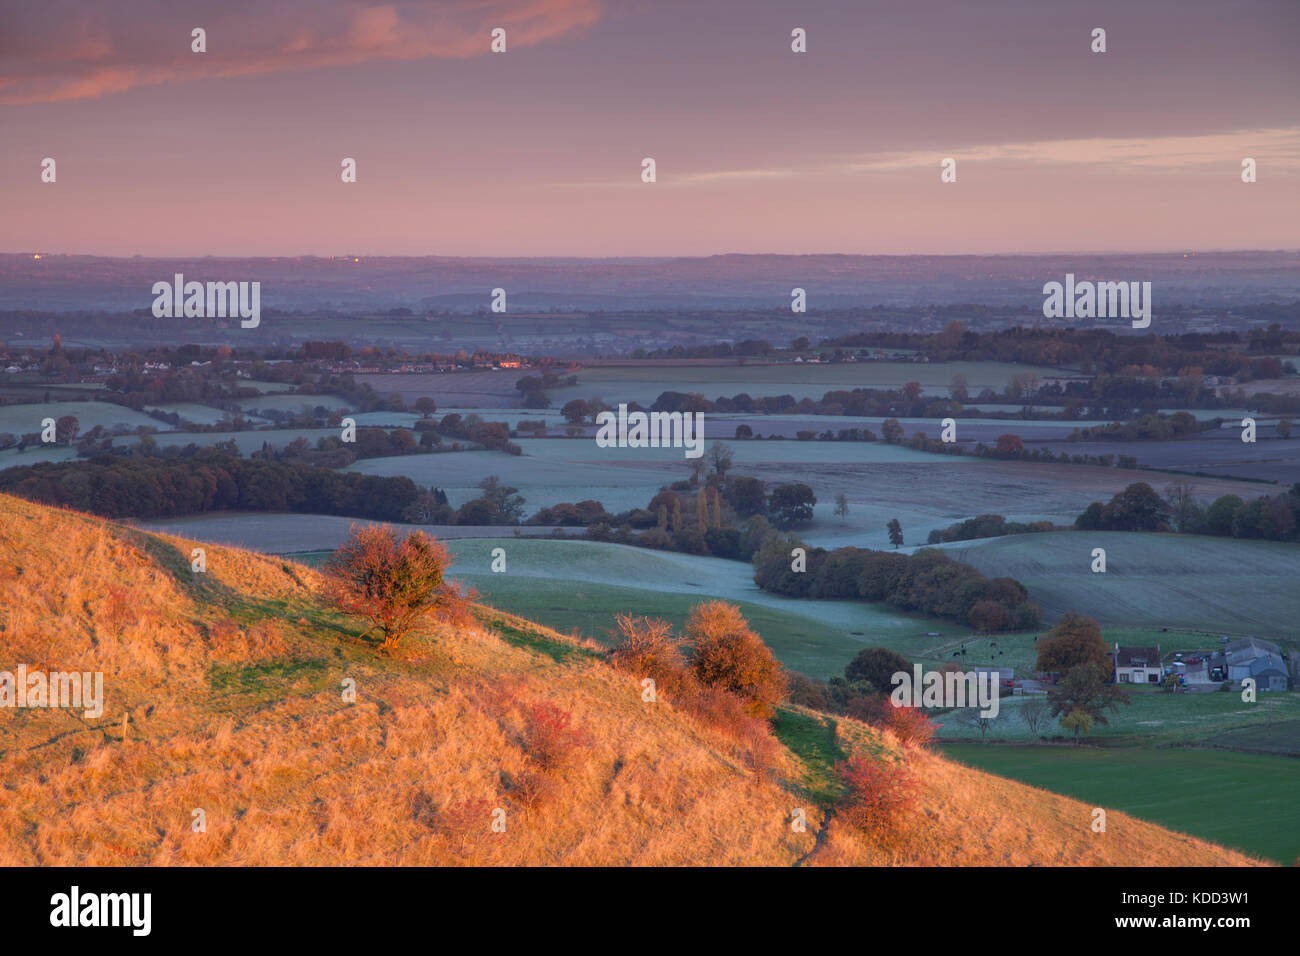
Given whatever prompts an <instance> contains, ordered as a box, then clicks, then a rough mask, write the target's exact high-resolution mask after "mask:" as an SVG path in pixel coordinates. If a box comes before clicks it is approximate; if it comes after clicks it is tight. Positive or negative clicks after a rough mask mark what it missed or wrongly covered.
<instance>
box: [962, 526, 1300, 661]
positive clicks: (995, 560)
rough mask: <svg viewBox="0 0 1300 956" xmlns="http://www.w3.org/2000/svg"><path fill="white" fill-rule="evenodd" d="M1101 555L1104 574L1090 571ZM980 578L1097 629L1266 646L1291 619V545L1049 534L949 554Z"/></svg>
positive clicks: (1295, 553) (1298, 602)
mask: <svg viewBox="0 0 1300 956" xmlns="http://www.w3.org/2000/svg"><path fill="white" fill-rule="evenodd" d="M1093 548H1105V549H1106V565H1107V567H1106V572H1105V573H1104V574H1093V573H1092V572H1091V570H1090V569H1089V565H1090V563H1091V560H1092V559H1091V553H1092V549H1093ZM947 550H948V552H949V554H951V555H952V556H953V557H954V558H956V559H957V560H959V561H965V562H966V563H968V564H972V565H974V566H975V567H977V568H979V570H980V571H982V572H984V574H986V575H988V576H989V577H996V576H999V575H1007V576H1009V577H1013V578H1015V579H1016V580H1018V581H1020V582H1021V583H1022V584H1024V585H1025V586H1026V587H1027V588H1029V593H1030V595H1032V596H1033V599H1034V600H1035V601H1037V602H1038V603H1039V604H1041V605H1042V607H1043V610H1044V611H1045V612H1046V613H1047V614H1048V615H1049V617H1055V616H1057V615H1059V614H1060V613H1062V612H1063V611H1067V610H1074V611H1079V612H1080V613H1083V614H1087V615H1089V616H1090V617H1094V618H1096V619H1097V620H1098V621H1100V622H1101V623H1102V624H1115V625H1123V626H1126V627H1140V626H1147V627H1171V628H1172V627H1178V628H1194V629H1197V630H1215V631H1221V632H1222V633H1225V634H1248V635H1249V634H1254V635H1257V636H1263V637H1266V638H1269V639H1270V640H1277V638H1278V637H1280V636H1284V635H1286V634H1288V633H1293V632H1294V630H1295V622H1296V620H1297V619H1300V588H1297V587H1296V581H1297V580H1300V546H1297V545H1295V544H1287V543H1285V542H1280V541H1241V540H1235V539H1232V538H1210V537H1202V536H1199V535H1172V534H1144V533H1137V532H1122V531H1107V532H1102V531H1097V532H1092V531H1090V532H1058V533H1052V534H1033V535H1015V536H1011V537H1005V538H990V539H986V540H982V541H966V542H962V543H960V544H953V545H949V546H948V549H947Z"/></svg>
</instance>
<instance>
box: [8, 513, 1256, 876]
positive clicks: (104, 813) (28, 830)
mask: <svg viewBox="0 0 1300 956" xmlns="http://www.w3.org/2000/svg"><path fill="white" fill-rule="evenodd" d="M193 546H195V545H194V544H193V543H192V542H185V541H182V540H180V539H176V538H169V537H163V536H156V535H152V534H147V533H145V532H141V531H138V530H135V529H131V528H127V527H124V526H118V525H112V524H108V523H105V522H103V521H100V520H97V519H93V518H88V517H84V516H80V515H75V514H70V513H67V512H59V511H54V510H51V509H48V508H43V507H40V506H36V505H32V504H29V503H27V502H23V501H19V500H17V499H14V498H10V497H5V496H0V626H2V627H3V629H4V642H3V647H2V648H0V670H13V669H15V668H16V666H17V665H18V664H19V663H23V664H26V665H27V666H28V668H29V669H33V670H34V669H43V670H47V671H53V670H72V669H78V670H90V671H102V672H103V674H104V682H105V695H106V704H105V712H104V714H103V716H102V717H101V718H100V719H99V720H90V719H87V718H84V717H83V716H82V715H81V712H80V711H69V710H46V709H26V710H10V711H6V712H4V713H3V718H2V719H0V759H3V761H4V766H5V771H6V772H5V774H4V777H3V781H2V783H0V786H3V788H4V790H3V798H2V799H0V863H4V864H8V865H12V864H33V863H34V864H72V863H79V864H90V865H114V864H118V865H120V864H251V865H259V864H277V863H278V864H343V863H361V864H381V863H383V864H429V863H433V864H437V863H475V864H517V863H528V864H686V863H712V864H741V863H743V864H762V865H778V866H784V865H792V864H795V863H801V862H802V863H811V864H876V863H926V864H948V865H951V864H1031V863H1033V864H1071V865H1088V866H1092V865H1110V864H1143V865H1151V864H1174V863H1178V864H1183V865H1188V864H1201V865H1231V864H1246V863H1251V862H1256V861H1253V860H1251V859H1250V858H1247V857H1245V856H1243V855H1241V854H1239V853H1236V852H1234V851H1230V850H1226V849H1224V848H1221V847H1218V846H1215V845H1213V844H1209V843H1206V842H1204V841H1201V840H1197V839H1193V838H1190V837H1186V836H1183V835H1181V834H1176V833H1172V832H1170V831H1167V830H1164V829H1162V828H1160V827H1158V826H1155V825H1152V824H1150V823H1146V822H1143V821H1140V820H1137V819H1134V818H1132V817H1129V816H1127V815H1125V814H1123V813H1120V812H1115V813H1112V814H1110V818H1109V821H1108V828H1107V832H1106V833H1105V834H1095V833H1093V832H1092V831H1091V829H1090V822H1091V819H1092V817H1091V810H1092V807H1091V805H1089V804H1085V803H1080V802H1078V801H1075V800H1072V799H1069V798H1066V797H1062V796H1058V795H1055V794H1051V793H1047V792H1045V791H1041V790H1037V789H1034V788H1032V787H1029V786H1025V785H1023V784H1020V783H1016V782H1013V781H1010V780H1004V779H1001V778H998V777H994V776H990V775H988V774H984V773H981V772H979V771H975V770H971V769H968V768H964V767H962V766H960V765H958V764H955V763H952V762H949V761H946V760H944V759H943V758H941V757H940V756H938V755H935V754H930V753H925V752H917V751H915V750H911V749H905V748H902V747H900V746H899V744H898V743H897V741H895V740H894V738H893V737H892V736H891V735H889V734H887V733H881V732H877V731H874V730H871V729H869V728H867V727H865V726H863V725H860V724H856V723H854V722H852V721H840V722H838V725H837V726H832V724H831V722H830V721H829V720H827V719H825V718H821V717H819V716H817V715H814V714H811V713H808V712H804V711H801V710H798V709H795V708H790V709H787V710H786V711H784V712H783V713H782V715H781V719H780V721H779V722H778V739H779V740H780V744H778V745H776V746H775V749H774V751H773V752H772V753H771V754H769V755H768V756H767V757H766V758H762V755H761V753H760V751H761V749H762V748H758V747H756V746H755V745H754V742H753V741H744V740H741V739H737V738H733V737H731V736H729V735H728V734H725V733H723V732H722V731H720V730H718V729H715V728H714V727H713V726H711V725H709V724H706V723H703V722H701V721H699V720H697V719H696V718H694V717H692V716H691V715H689V714H688V713H686V712H684V711H679V710H677V709H675V708H674V707H673V706H672V705H670V704H667V703H664V702H661V703H658V704H646V703H643V702H642V700H641V697H640V688H639V685H638V682H637V681H636V680H635V679H634V678H632V677H631V676H629V675H626V674H622V673H620V672H618V671H615V670H613V669H612V668H610V667H609V666H608V665H607V664H606V663H605V662H604V661H603V660H602V659H601V658H600V656H599V654H598V653H597V652H596V651H595V650H594V649H593V648H592V647H590V646H589V645H587V644H586V643H584V642H583V641H581V640H578V639H573V638H567V637H565V636H563V635H561V634H558V633H557V632H554V631H551V630H548V629H546V628H544V627H541V626H539V625H535V624H532V623H530V622H528V621H525V620H523V619H521V618H516V617H512V616H510V615H506V614H502V613H498V612H493V611H491V610H489V609H485V608H480V609H478V610H477V611H476V613H475V617H474V619H473V620H471V621H467V622H465V623H463V624H461V625H458V626H453V625H450V624H442V625H437V626H433V627H430V628H429V629H428V630H427V632H425V633H422V634H420V635H417V636H416V637H415V638H414V639H412V640H411V641H410V642H409V644H407V645H406V646H405V648H404V650H403V651H402V652H401V653H399V654H398V655H397V656H395V657H380V656H377V655H376V653H375V651H374V650H372V649H371V648H370V647H369V646H368V645H366V644H364V643H363V642H362V641H360V640H359V635H358V632H359V630H360V626H359V625H358V624H357V623H356V622H353V621H349V620H345V619H342V618H340V617H338V616H337V615H335V614H334V613H333V612H331V611H330V610H329V609H327V608H326V607H324V606H323V605H322V604H321V602H320V601H319V600H318V598H317V596H316V594H317V591H316V587H317V584H318V582H317V578H316V573H315V572H314V571H313V570H312V569H310V568H308V567H306V566H304V565H298V564H292V563H288V562H284V561H281V560H279V559H276V558H270V557H266V556H262V555H256V554H252V553H249V552H244V551H238V550H233V549H229V548H224V547H219V546H215V545H212V546H206V547H207V566H208V570H207V572H206V573H203V574H195V573H192V572H191V571H190V569H189V553H190V549H191V548H192V547H193ZM346 678H351V679H353V680H355V682H356V701H355V702H354V703H349V702H345V701H344V700H343V699H342V695H341V693H340V688H341V684H342V682H343V681H344V680H345V679H346ZM545 704H551V705H555V706H558V707H560V708H562V709H563V710H565V711H568V712H570V713H571V715H572V720H573V724H574V725H575V726H576V728H577V729H578V730H579V731H580V732H581V733H583V734H585V735H586V737H587V742H586V744H585V746H583V747H582V748H581V752H580V755H579V759H578V762H577V764H576V765H575V766H572V767H570V768H568V769H567V770H566V772H565V773H563V774H561V775H557V776H556V777H555V779H553V780H552V781H551V783H552V786H553V792H552V793H551V794H550V796H549V799H546V800H540V799H537V798H536V797H537V790H536V788H530V787H529V786H527V782H528V781H529V780H530V778H532V777H533V776H535V764H536V760H537V756H538V751H537V746H536V730H537V727H536V722H535V720H534V719H533V718H532V717H530V714H532V713H533V708H534V707H535V706H536V705H545ZM848 753H860V754H864V755H873V756H874V759H877V760H884V761H889V762H891V763H897V764H899V765H901V766H905V767H908V768H910V769H911V770H912V771H913V772H914V773H915V774H916V775H917V776H918V778H919V780H920V782H921V801H920V803H921V805H920V808H919V812H918V815H917V817H916V818H915V819H914V820H913V822H912V823H911V824H909V825H908V826H907V827H905V828H903V829H901V830H900V831H899V832H898V833H896V834H895V835H894V839H893V841H892V843H891V844H890V846H889V847H888V848H885V847H883V846H880V845H877V844H875V843H872V842H870V841H868V840H866V839H865V838H863V837H861V836H859V835H858V834H856V833H855V832H853V831H851V830H849V829H848V828H847V827H846V826H843V825H842V824H841V821H839V820H838V819H835V818H833V817H832V818H831V819H830V820H829V821H827V813H826V811H827V809H828V807H829V806H830V804H831V801H832V800H833V799H834V797H835V786H836V785H835V781H834V778H833V777H832V775H831V774H830V767H831V765H832V764H833V762H834V761H835V760H836V759H837V758H839V757H840V756H841V755H842V754H848ZM760 758H761V759H760ZM494 808H502V809H504V810H505V811H506V820H507V827H506V831H505V832H504V833H493V832H491V831H490V828H489V822H490V821H489V814H490V812H491V811H492V810H493V809H494ZM794 808H803V809H805V811H806V813H807V817H808V821H809V827H808V831H807V832H803V833H797V832H793V830H792V828H791V826H790V824H789V820H790V813H791V811H792V809H794ZM196 809H201V810H203V811H204V814H205V815H206V830H205V831H204V832H196V831H195V830H194V829H193V828H192V821H193V820H194V819H195V815H194V811H195V810H196ZM823 823H825V833H824V835H823V838H822V839H821V840H820V842H818V840H817V831H818V829H819V828H820V827H822V825H823Z"/></svg>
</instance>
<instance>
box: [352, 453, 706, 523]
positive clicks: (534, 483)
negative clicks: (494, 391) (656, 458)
mask: <svg viewBox="0 0 1300 956" xmlns="http://www.w3.org/2000/svg"><path fill="white" fill-rule="evenodd" d="M540 442H541V443H544V442H545V439H542V440H540ZM565 444H569V445H572V444H575V443H574V442H565ZM590 447H591V448H592V449H594V450H596V451H600V449H596V448H595V444H594V443H590ZM678 453H679V454H680V451H679V452H678ZM345 470H346V471H359V472H361V473H363V474H367V475H385V476H392V475H405V476H407V477H409V478H410V479H411V480H412V481H414V482H415V483H416V484H418V485H426V486H434V487H437V488H441V489H442V490H443V491H445V492H447V500H448V502H449V503H450V504H451V505H452V507H455V508H458V507H460V506H461V505H462V504H464V503H465V502H466V501H469V500H471V499H473V498H477V497H479V495H480V494H481V491H480V490H479V487H478V484H479V482H480V481H482V480H483V479H484V478H485V477H487V476H488V475H497V476H498V477H499V478H500V479H501V480H502V481H503V482H504V483H506V484H508V485H513V486H514V487H516V488H518V489H519V490H520V493H521V494H522V495H523V496H524V498H525V499H526V504H525V509H526V512H527V514H532V513H533V512H535V511H537V510H538V509H539V508H541V507H543V506H545V505H553V504H559V503H561V502H566V501H582V500H584V499H587V498H595V499H596V500H597V501H600V502H601V503H602V504H604V506H605V508H606V510H609V511H615V512H617V511H626V510H628V509H630V508H643V507H645V505H646V504H647V503H648V502H649V501H650V499H651V498H652V497H654V495H655V492H657V491H658V490H659V487H660V486H661V485H663V484H664V483H665V482H666V481H671V480H674V476H673V475H671V474H670V473H669V472H668V471H665V470H662V469H658V468H654V467H652V466H651V465H650V464H648V463H647V464H646V465H637V464H636V463H635V462H627V461H624V462H622V463H616V462H611V461H600V460H598V459H597V460H595V461H589V460H582V459H578V460H566V459H563V458H559V457H557V458H554V459H547V458H538V457H529V456H520V457H516V456H513V455H507V454H505V453H503V452H499V451H463V452H450V453H445V454H433V455H402V456H397V457H390V458H367V459H363V460H361V461H358V462H354V463H353V464H351V465H349V466H348V467H347V468H346V469H345ZM683 477H684V475H683Z"/></svg>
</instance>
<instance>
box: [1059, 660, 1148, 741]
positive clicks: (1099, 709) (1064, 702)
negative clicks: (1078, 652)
mask: <svg viewBox="0 0 1300 956" xmlns="http://www.w3.org/2000/svg"><path fill="white" fill-rule="evenodd" d="M1108 674H1109V672H1108V670H1107V669H1106V667H1104V666H1102V665H1100V664H1076V665H1075V666H1074V667H1071V668H1070V669H1069V670H1067V671H1066V672H1065V674H1064V675H1063V676H1062V677H1061V679H1060V680H1059V681H1057V682H1056V685H1055V686H1053V687H1052V688H1050V689H1049V690H1048V692H1047V702H1048V703H1049V704H1050V705H1051V707H1052V716H1053V717H1057V716H1060V717H1061V718H1062V719H1061V726H1063V727H1068V728H1069V729H1072V730H1074V734H1075V738H1076V739H1077V738H1078V736H1079V732H1080V731H1082V732H1084V733H1087V732H1088V731H1089V730H1091V729H1092V725H1093V724H1101V725H1103V726H1104V725H1106V724H1108V723H1109V721H1108V720H1107V719H1106V713H1105V712H1106V711H1108V710H1113V709H1114V708H1115V707H1116V706H1118V705H1119V704H1129V703H1131V701H1130V700H1129V695H1128V694H1126V693H1125V692H1124V691H1122V690H1120V689H1119V687H1117V686H1116V685H1114V684H1107V683H1106V677H1107V676H1108ZM1080 714H1081V715H1083V717H1086V718H1087V721H1086V723H1085V721H1084V720H1083V717H1079V716H1076V715H1080ZM1067 720H1069V721H1070V723H1068V724H1067V722H1066V721H1067Z"/></svg>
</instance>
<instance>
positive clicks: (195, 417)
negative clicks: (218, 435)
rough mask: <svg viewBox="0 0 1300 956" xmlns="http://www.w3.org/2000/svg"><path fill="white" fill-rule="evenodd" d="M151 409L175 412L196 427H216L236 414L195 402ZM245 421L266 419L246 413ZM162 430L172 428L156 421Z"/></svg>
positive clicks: (151, 406)
mask: <svg viewBox="0 0 1300 956" xmlns="http://www.w3.org/2000/svg"><path fill="white" fill-rule="evenodd" d="M148 407H149V408H151V409H157V410H158V411H162V412H175V413H176V414H177V415H179V416H180V417H181V420H182V421H186V422H191V423H193V424H195V425H215V424H217V423H218V422H220V421H222V420H223V419H227V418H233V417H234V416H235V414H237V413H235V412H227V411H225V410H224V409H221V408H213V407H212V406H211V405H199V404H197V403H195V402H172V403H170V404H167V405H150V406H148ZM244 419H245V420H246V421H252V422H265V421H266V419H263V418H259V417H258V416H256V415H250V414H248V413H247V412H245V413H244ZM154 424H155V425H157V426H158V427H159V428H160V429H167V428H169V427H170V426H168V425H167V423H166V422H160V421H154Z"/></svg>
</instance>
